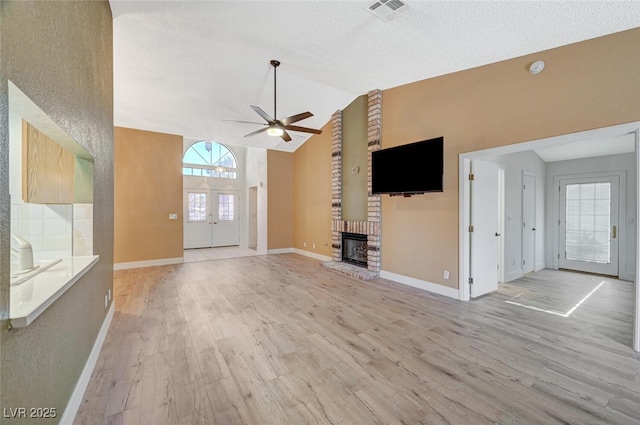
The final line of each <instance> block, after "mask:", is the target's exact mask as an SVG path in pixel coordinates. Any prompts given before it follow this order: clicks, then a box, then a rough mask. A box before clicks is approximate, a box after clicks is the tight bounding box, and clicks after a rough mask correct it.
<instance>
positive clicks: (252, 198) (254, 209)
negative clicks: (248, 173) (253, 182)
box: [247, 186, 258, 249]
mask: <svg viewBox="0 0 640 425" xmlns="http://www.w3.org/2000/svg"><path fill="white" fill-rule="evenodd" d="M247 245H248V247H249V248H251V249H257V247H258V186H252V187H250V188H249V238H248V244H247Z"/></svg>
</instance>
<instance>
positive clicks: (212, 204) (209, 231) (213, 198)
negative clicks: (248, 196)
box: [184, 189, 240, 249]
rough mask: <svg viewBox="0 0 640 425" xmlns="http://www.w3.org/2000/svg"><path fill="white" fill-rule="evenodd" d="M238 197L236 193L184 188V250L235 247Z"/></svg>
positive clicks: (237, 238)
mask: <svg viewBox="0 0 640 425" xmlns="http://www.w3.org/2000/svg"><path fill="white" fill-rule="evenodd" d="M237 201H238V196H237V195H236V193H235V192H229V191H217V190H208V189H187V190H185V193H184V210H185V211H184V219H185V222H184V247H185V249H188V248H212V247H218V246H232V245H238V244H239V242H240V237H239V225H238V208H237V203H238V202H237Z"/></svg>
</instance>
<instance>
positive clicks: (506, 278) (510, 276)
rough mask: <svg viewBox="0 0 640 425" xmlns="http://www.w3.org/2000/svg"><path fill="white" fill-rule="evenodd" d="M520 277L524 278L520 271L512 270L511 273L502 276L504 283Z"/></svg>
mask: <svg viewBox="0 0 640 425" xmlns="http://www.w3.org/2000/svg"><path fill="white" fill-rule="evenodd" d="M522 276H524V275H523V274H522V269H520V270H514V271H512V272H509V273H505V274H504V281H505V282H511V281H512V280H516V279H520V278H521V277H522Z"/></svg>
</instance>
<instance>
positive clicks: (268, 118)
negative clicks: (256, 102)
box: [251, 105, 275, 124]
mask: <svg viewBox="0 0 640 425" xmlns="http://www.w3.org/2000/svg"><path fill="white" fill-rule="evenodd" d="M251 109H253V110H254V111H256V113H257V114H258V115H260V116H261V117H262V118H263V119H264V120H265V121H266V122H268V123H269V124H272V123H274V122H275V120H274V119H273V118H271V117H270V116H269V115H268V114H267V113H266V112H265V111H263V110H262V108H260V107H259V106H253V105H251Z"/></svg>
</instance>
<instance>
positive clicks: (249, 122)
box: [222, 120, 267, 125]
mask: <svg viewBox="0 0 640 425" xmlns="http://www.w3.org/2000/svg"><path fill="white" fill-rule="evenodd" d="M222 121H224V122H239V123H241V124H258V125H267V124H265V123H263V122H256V121H242V120H222Z"/></svg>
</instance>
